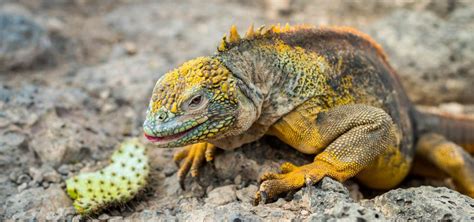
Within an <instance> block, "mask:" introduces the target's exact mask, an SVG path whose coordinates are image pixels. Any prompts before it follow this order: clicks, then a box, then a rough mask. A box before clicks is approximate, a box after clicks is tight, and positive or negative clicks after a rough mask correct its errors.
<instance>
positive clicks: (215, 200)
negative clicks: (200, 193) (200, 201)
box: [205, 185, 237, 205]
mask: <svg viewBox="0 0 474 222" xmlns="http://www.w3.org/2000/svg"><path fill="white" fill-rule="evenodd" d="M235 200H237V196H236V194H235V185H227V186H222V187H218V188H215V189H214V190H212V191H211V192H210V193H208V194H207V198H206V199H205V201H206V203H209V204H214V205H224V204H227V203H230V202H233V201H235Z"/></svg>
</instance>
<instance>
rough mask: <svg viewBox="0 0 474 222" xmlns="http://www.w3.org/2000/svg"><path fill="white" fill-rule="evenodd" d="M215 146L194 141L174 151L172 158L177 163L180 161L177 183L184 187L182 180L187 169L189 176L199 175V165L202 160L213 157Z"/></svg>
mask: <svg viewBox="0 0 474 222" xmlns="http://www.w3.org/2000/svg"><path fill="white" fill-rule="evenodd" d="M215 150H216V147H215V146H214V145H212V144H210V143H196V144H193V145H189V146H186V147H184V148H183V149H182V150H180V151H178V152H177V153H175V155H174V157H173V160H174V161H175V162H176V164H177V165H179V162H181V161H182V164H181V166H180V167H179V171H178V180H179V185H180V186H181V188H182V189H184V180H185V179H186V175H187V174H188V172H189V170H191V176H192V177H197V176H198V175H199V167H200V166H201V165H202V163H203V162H204V160H206V161H207V162H209V161H212V160H213V159H214V151H215Z"/></svg>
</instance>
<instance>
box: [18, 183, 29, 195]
mask: <svg viewBox="0 0 474 222" xmlns="http://www.w3.org/2000/svg"><path fill="white" fill-rule="evenodd" d="M26 188H28V184H27V183H22V184H21V185H20V186H18V187H17V189H18V192H19V193H21V192H22V191H24V190H26Z"/></svg>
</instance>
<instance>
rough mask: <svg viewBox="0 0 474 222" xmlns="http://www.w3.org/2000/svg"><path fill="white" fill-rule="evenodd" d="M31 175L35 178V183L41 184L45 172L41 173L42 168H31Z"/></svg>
mask: <svg viewBox="0 0 474 222" xmlns="http://www.w3.org/2000/svg"><path fill="white" fill-rule="evenodd" d="M29 174H30V176H31V177H32V178H33V182H37V183H41V182H42V181H43V172H41V168H36V167H30V169H29Z"/></svg>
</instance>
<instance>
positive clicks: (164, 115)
mask: <svg viewBox="0 0 474 222" xmlns="http://www.w3.org/2000/svg"><path fill="white" fill-rule="evenodd" d="M167 117H168V115H167V114H166V112H160V113H158V120H159V121H164V120H165V119H166V118H167Z"/></svg>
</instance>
